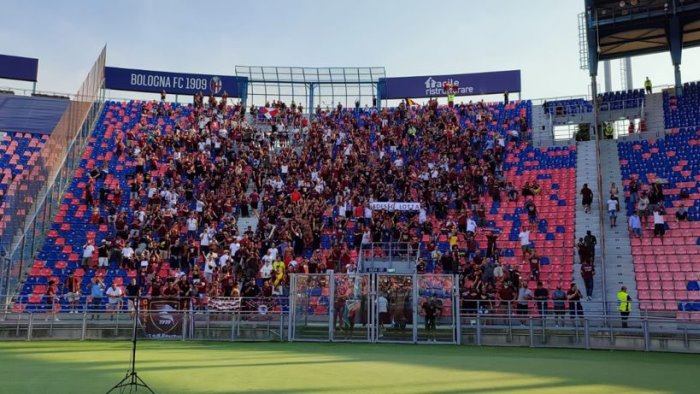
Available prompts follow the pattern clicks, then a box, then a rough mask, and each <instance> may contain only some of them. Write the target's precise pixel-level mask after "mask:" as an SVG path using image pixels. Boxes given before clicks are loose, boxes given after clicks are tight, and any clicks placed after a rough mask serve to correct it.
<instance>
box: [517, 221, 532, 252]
mask: <svg viewBox="0 0 700 394" xmlns="http://www.w3.org/2000/svg"><path fill="white" fill-rule="evenodd" d="M518 238H520V249H522V251H523V253H525V252H528V251H529V250H530V230H529V229H528V228H527V227H523V228H522V229H521V230H520V234H518Z"/></svg>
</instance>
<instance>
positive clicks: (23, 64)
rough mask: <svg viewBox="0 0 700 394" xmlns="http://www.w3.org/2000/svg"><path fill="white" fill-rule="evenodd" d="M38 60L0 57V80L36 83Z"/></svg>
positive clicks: (8, 56) (7, 56)
mask: <svg viewBox="0 0 700 394" xmlns="http://www.w3.org/2000/svg"><path fill="white" fill-rule="evenodd" d="M38 73H39V59H33V58H30V57H20V56H10V55H0V78H4V79H17V80H20V81H31V82H36V79H37V75H38Z"/></svg>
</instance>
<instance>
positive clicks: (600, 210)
mask: <svg viewBox="0 0 700 394" xmlns="http://www.w3.org/2000/svg"><path fill="white" fill-rule="evenodd" d="M595 137H596V138H595V149H596V175H597V182H598V220H599V222H600V226H599V227H600V234H598V237H599V238H600V266H601V268H602V271H603V275H602V282H603V286H602V287H603V288H602V289H601V290H602V291H601V293H602V295H603V313H604V314H605V315H606V316H607V314H608V303H607V292H608V289H607V284H606V271H607V269H606V267H605V263H606V261H605V250H606V249H605V215H604V213H603V212H604V211H603V176H602V167H601V166H600V158H601V153H600V141H601V138H600V137H601V135H600V133H596V136H595Z"/></svg>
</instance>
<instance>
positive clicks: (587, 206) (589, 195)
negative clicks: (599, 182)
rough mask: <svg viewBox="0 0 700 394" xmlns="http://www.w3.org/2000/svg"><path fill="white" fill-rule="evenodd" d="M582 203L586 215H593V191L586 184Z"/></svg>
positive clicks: (582, 193)
mask: <svg viewBox="0 0 700 394" xmlns="http://www.w3.org/2000/svg"><path fill="white" fill-rule="evenodd" d="M581 196H582V197H581V198H582V200H581V203H582V205H583V211H584V212H585V213H591V204H593V191H592V190H591V189H589V188H588V184H587V183H584V184H583V188H582V189H581Z"/></svg>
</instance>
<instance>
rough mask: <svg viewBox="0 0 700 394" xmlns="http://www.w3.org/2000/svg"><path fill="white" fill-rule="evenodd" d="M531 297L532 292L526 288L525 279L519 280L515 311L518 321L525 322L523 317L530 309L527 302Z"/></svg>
mask: <svg viewBox="0 0 700 394" xmlns="http://www.w3.org/2000/svg"><path fill="white" fill-rule="evenodd" d="M531 299H532V292H531V291H530V289H528V288H527V281H524V280H523V281H522V282H520V289H518V300H517V302H516V304H517V313H518V316H520V323H522V324H525V319H526V317H527V315H528V312H529V311H530V308H529V303H530V300H531Z"/></svg>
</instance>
